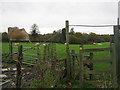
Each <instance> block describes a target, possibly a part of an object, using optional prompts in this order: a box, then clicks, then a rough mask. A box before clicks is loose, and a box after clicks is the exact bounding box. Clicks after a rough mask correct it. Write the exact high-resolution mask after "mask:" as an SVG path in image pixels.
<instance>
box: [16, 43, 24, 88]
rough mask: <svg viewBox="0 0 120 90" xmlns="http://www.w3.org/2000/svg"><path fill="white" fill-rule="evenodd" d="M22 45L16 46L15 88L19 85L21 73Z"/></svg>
mask: <svg viewBox="0 0 120 90" xmlns="http://www.w3.org/2000/svg"><path fill="white" fill-rule="evenodd" d="M22 50H23V46H22V45H20V46H18V59H17V61H16V68H17V75H16V88H20V87H21V80H22V73H21V64H22V59H23V54H22Z"/></svg>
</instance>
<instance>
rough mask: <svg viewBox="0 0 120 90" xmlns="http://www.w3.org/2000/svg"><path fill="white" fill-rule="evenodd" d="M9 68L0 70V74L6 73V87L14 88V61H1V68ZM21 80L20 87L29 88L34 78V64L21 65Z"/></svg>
mask: <svg viewBox="0 0 120 90" xmlns="http://www.w3.org/2000/svg"><path fill="white" fill-rule="evenodd" d="M6 68H8V69H9V68H10V70H8V71H4V72H3V71H2V74H5V75H7V78H5V79H6V80H10V83H9V84H8V85H7V87H6V88H15V87H16V70H14V71H13V70H12V69H13V68H14V69H15V68H16V64H15V63H10V64H8V63H4V62H2V69H6ZM22 68H23V70H22V81H21V88H30V87H31V86H32V84H33V82H34V80H35V75H36V73H35V67H34V66H26V65H22Z"/></svg>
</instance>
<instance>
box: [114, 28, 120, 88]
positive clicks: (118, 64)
mask: <svg viewBox="0 0 120 90" xmlns="http://www.w3.org/2000/svg"><path fill="white" fill-rule="evenodd" d="M119 34H120V32H119V28H118V26H114V70H115V71H114V75H115V77H114V78H115V80H114V82H116V86H118V85H120V71H119V68H120V55H119V54H120V37H119V36H120V35H119Z"/></svg>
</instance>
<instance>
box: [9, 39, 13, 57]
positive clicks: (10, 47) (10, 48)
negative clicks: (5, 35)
mask: <svg viewBox="0 0 120 90" xmlns="http://www.w3.org/2000/svg"><path fill="white" fill-rule="evenodd" d="M9 50H10V51H9V53H10V57H11V58H12V56H13V55H12V52H13V47H12V41H9Z"/></svg>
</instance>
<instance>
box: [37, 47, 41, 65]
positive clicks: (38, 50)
mask: <svg viewBox="0 0 120 90" xmlns="http://www.w3.org/2000/svg"><path fill="white" fill-rule="evenodd" d="M37 56H38V61H37V62H38V63H40V59H41V56H40V45H38V46H37Z"/></svg>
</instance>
